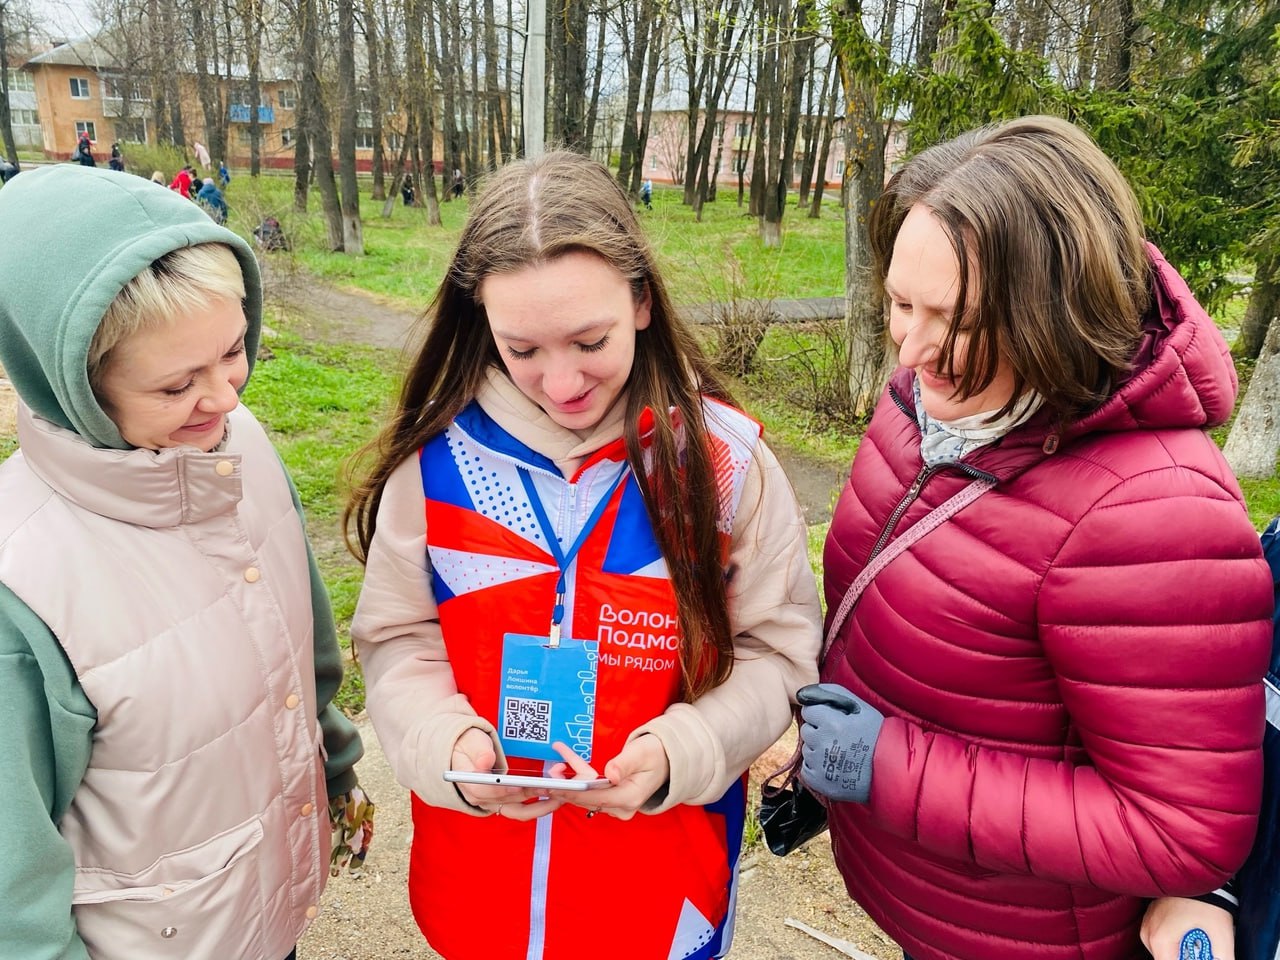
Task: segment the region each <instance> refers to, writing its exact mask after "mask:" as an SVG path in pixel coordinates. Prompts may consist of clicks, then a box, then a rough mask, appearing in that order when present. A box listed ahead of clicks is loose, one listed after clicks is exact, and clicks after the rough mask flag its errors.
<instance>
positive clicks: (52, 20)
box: [27, 0, 97, 40]
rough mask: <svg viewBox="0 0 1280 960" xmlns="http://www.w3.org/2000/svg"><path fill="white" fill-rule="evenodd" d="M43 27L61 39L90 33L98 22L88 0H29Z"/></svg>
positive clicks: (51, 34) (45, 30)
mask: <svg viewBox="0 0 1280 960" xmlns="http://www.w3.org/2000/svg"><path fill="white" fill-rule="evenodd" d="M27 3H28V4H29V5H30V7H31V9H32V11H33V12H34V13H35V15H36V20H37V22H38V23H39V25H40V27H41V29H43V30H44V32H46V33H48V34H49V35H50V36H54V37H57V38H59V39H63V40H66V39H74V38H75V37H81V36H84V35H85V34H87V33H90V32H91V31H92V30H93V28H94V26H95V25H96V24H97V20H96V18H95V17H94V16H93V14H92V13H90V8H91V5H90V3H89V2H87V0H27Z"/></svg>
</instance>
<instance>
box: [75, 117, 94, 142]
mask: <svg viewBox="0 0 1280 960" xmlns="http://www.w3.org/2000/svg"><path fill="white" fill-rule="evenodd" d="M82 133H87V134H88V135H89V139H90V140H97V139H98V130H97V128H96V127H95V126H94V123H93V121H92V120H77V121H76V139H77V140H79V139H80V134H82Z"/></svg>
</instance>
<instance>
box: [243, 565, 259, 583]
mask: <svg viewBox="0 0 1280 960" xmlns="http://www.w3.org/2000/svg"><path fill="white" fill-rule="evenodd" d="M261 578H262V573H261V572H260V571H259V570H258V568H257V567H246V568H245V571H244V580H245V583H257V582H258V580H260V579H261Z"/></svg>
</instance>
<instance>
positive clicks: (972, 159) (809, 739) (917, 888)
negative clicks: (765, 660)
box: [800, 117, 1272, 960]
mask: <svg viewBox="0 0 1280 960" xmlns="http://www.w3.org/2000/svg"><path fill="white" fill-rule="evenodd" d="M871 230H872V243H873V247H874V249H875V253H876V263H877V276H878V278H879V280H880V281H881V282H882V283H883V286H884V292H885V300H886V303H887V305H888V316H889V328H890V333H891V335H892V337H893V340H894V341H895V343H897V345H898V348H899V360H900V363H901V368H900V369H899V370H898V371H897V372H896V373H895V374H894V376H893V377H892V379H891V381H890V383H889V386H888V389H887V391H886V393H885V396H884V397H883V398H882V400H881V402H880V404H879V406H878V408H877V409H876V412H875V415H874V417H873V419H872V421H871V424H870V426H869V427H868V429H867V432H866V435H865V437H864V438H863V440H862V444H861V446H860V448H859V450H858V454H857V457H856V459H855V460H854V462H853V469H852V472H851V475H850V478H849V483H848V485H847V486H846V487H845V490H844V493H843V495H842V497H841V499H840V502H839V505H838V506H837V508H836V513H835V517H834V519H833V521H832V524H831V530H830V533H829V534H828V537H827V545H826V557H825V564H826V567H825V571H826V572H825V579H826V591H827V601H828V609H829V610H835V609H836V608H837V607H838V606H839V603H840V600H841V598H842V596H843V595H844V593H845V590H846V588H847V587H848V586H849V585H850V584H851V583H852V582H853V580H854V578H855V577H856V575H857V574H858V573H859V572H860V571H861V570H862V569H863V568H864V567H865V566H866V565H867V564H868V561H869V559H870V558H872V557H873V556H874V555H876V554H877V553H879V552H880V550H882V549H884V548H885V546H886V545H888V544H891V543H892V542H893V540H894V539H896V538H898V537H903V536H906V535H907V534H908V533H909V532H910V531H911V530H912V528H913V527H914V526H915V525H916V524H917V523H919V522H920V521H921V520H922V518H924V517H925V516H926V515H927V514H929V513H930V511H932V510H933V509H934V508H935V507H937V506H939V505H940V504H942V503H943V502H944V501H946V500H947V499H948V498H950V497H952V496H953V495H954V494H956V493H957V492H958V491H960V490H961V489H963V488H964V487H966V485H968V484H970V483H971V482H973V481H975V480H979V481H986V482H990V483H993V484H994V486H992V487H991V489H990V490H989V491H988V492H985V493H984V494H983V495H981V496H979V497H978V498H977V499H976V500H975V501H973V502H972V503H971V504H970V505H968V506H966V507H964V508H963V509H962V510H961V511H960V512H958V513H956V514H955V515H954V516H952V517H951V518H950V519H948V520H946V521H945V522H944V523H942V524H941V525H940V526H938V528H937V529H935V530H932V532H930V533H928V534H927V535H924V536H921V538H920V539H919V540H918V541H917V542H915V543H914V544H913V545H912V546H910V547H909V548H908V549H907V550H906V551H905V552H903V553H902V554H901V555H899V556H898V557H897V558H896V559H894V560H893V561H892V562H890V563H888V564H887V565H886V566H885V567H884V568H883V570H882V571H881V572H880V573H879V574H878V575H876V576H875V578H874V579H873V580H872V581H871V582H870V585H869V586H868V587H867V588H866V590H865V592H864V593H863V594H862V595H861V599H860V600H859V601H858V603H857V605H856V606H855V607H854V608H853V609H852V612H851V613H850V614H849V615H848V617H847V619H845V620H844V622H843V625H842V626H840V628H839V629H838V630H837V631H836V634H835V637H834V642H833V644H832V646H831V648H830V650H829V651H828V653H827V654H826V656H825V659H824V663H823V667H822V679H823V681H824V683H823V684H821V685H819V686H815V687H809V688H805V689H804V690H802V691H801V692H800V694H801V695H800V700H801V703H802V704H805V706H804V709H803V713H804V720H805V723H804V726H803V729H802V737H803V749H804V766H803V768H802V771H801V775H802V777H803V778H804V780H805V782H806V783H807V784H808V785H809V786H810V787H811V788H812V789H814V790H816V791H817V792H819V793H821V794H823V795H825V796H826V797H828V798H830V799H831V800H832V801H834V802H832V803H831V805H830V808H831V809H830V824H831V835H832V843H833V846H834V848H835V856H836V861H837V863H838V865H839V867H840V871H841V873H842V874H843V875H844V878H845V883H846V885H847V887H848V889H849V893H850V894H851V895H852V896H853V897H854V898H855V899H856V900H857V901H858V902H859V903H860V904H862V906H863V907H864V908H865V909H866V910H867V912H868V913H870V914H871V916H872V917H873V918H874V919H875V920H876V921H877V922H878V923H879V924H880V925H881V926H882V927H883V928H884V929H885V930H886V931H887V932H888V933H889V934H890V935H891V936H893V937H894V938H895V939H896V940H897V941H898V942H899V943H901V944H902V946H903V947H904V949H905V950H906V951H907V953H908V954H910V955H911V956H912V957H914V958H915V960H953V958H954V960H1006V958H1007V960H1014V958H1016V960H1036V958H1044V960H1068V958H1071V960H1128V958H1136V957H1140V956H1144V955H1145V954H1144V952H1143V950H1142V947H1141V945H1140V943H1139V938H1138V926H1139V922H1140V920H1141V918H1142V913H1143V909H1144V906H1145V900H1144V898H1151V897H1158V896H1161V895H1166V894H1173V895H1198V894H1203V893H1205V892H1206V891H1209V890H1212V889H1213V888H1214V887H1216V886H1217V885H1218V884H1219V883H1220V882H1221V881H1222V880H1224V879H1225V878H1227V877H1229V876H1230V875H1231V874H1232V872H1233V871H1234V870H1235V869H1236V868H1237V867H1239V866H1240V864H1241V863H1242V862H1243V860H1244V858H1245V855H1246V854H1247V853H1248V851H1249V845H1250V841H1251V839H1252V837H1253V834H1254V829H1255V826H1256V817H1257V808H1258V802H1259V790H1260V783H1261V755H1260V751H1259V748H1260V745H1261V742H1262V732H1263V692H1262V686H1261V682H1260V681H1261V678H1262V675H1263V673H1264V671H1265V669H1266V666H1267V657H1268V651H1269V646H1268V640H1269V625H1270V621H1269V618H1270V614H1271V607H1272V588H1271V579H1270V577H1269V576H1268V574H1267V568H1266V565H1265V563H1264V562H1263V560H1262V558H1261V553H1260V550H1259V546H1258V537H1257V534H1256V533H1255V531H1254V529H1253V527H1252V526H1251V525H1250V522H1249V519H1248V516H1247V515H1246V513H1245V510H1244V506H1243V503H1242V500H1241V494H1240V490H1239V487H1238V486H1237V484H1236V482H1235V480H1234V478H1233V477H1232V475H1231V471H1230V469H1229V468H1228V467H1227V464H1226V462H1225V461H1224V460H1223V458H1222V456H1221V455H1220V454H1219V452H1218V449H1217V447H1216V446H1215V445H1214V443H1213V441H1212V440H1211V439H1210V438H1209V436H1208V435H1207V433H1206V432H1205V428H1206V427H1211V426H1214V425H1215V424H1220V423H1222V422H1223V421H1225V420H1226V419H1227V417H1228V416H1229V415H1230V413H1231V409H1232V404H1233V401H1234V399H1235V395H1236V387H1237V383H1236V376H1235V371H1234V368H1233V366H1232V362H1231V358H1230V356H1229V354H1228V351H1227V347H1226V344H1225V343H1224V342H1223V339H1222V337H1221V335H1220V334H1219V333H1218V331H1217V329H1216V327H1215V326H1214V324H1213V322H1212V320H1210V319H1209V317H1208V316H1207V315H1206V314H1205V312H1204V310H1203V309H1201V307H1200V306H1199V305H1198V304H1197V303H1196V302H1195V300H1194V299H1193V298H1192V296H1191V294H1190V292H1189V291H1188V289H1187V286H1186V284H1185V283H1184V282H1183V281H1182V279H1181V278H1180V277H1179V276H1178V275H1177V273H1176V272H1175V271H1174V270H1173V268H1172V267H1170V266H1169V264H1168V263H1167V262H1166V261H1165V260H1164V258H1163V257H1162V256H1161V255H1160V253H1159V252H1158V251H1157V250H1156V249H1155V248H1154V247H1152V246H1150V245H1149V244H1146V243H1145V242H1144V240H1143V229H1142V222H1141V216H1140V213H1139V210H1138V205H1137V202H1136V200H1135V199H1134V196H1133V193H1132V191H1131V190H1130V188H1129V186H1128V184H1127V183H1126V182H1125V181H1124V179H1123V177H1122V176H1121V174H1120V173H1119V171H1118V170H1117V169H1116V168H1115V166H1114V165H1113V164H1112V163H1111V162H1110V161H1109V160H1108V159H1107V158H1106V157H1105V156H1104V155H1103V154H1102V152H1101V151H1100V150H1099V149H1098V147H1097V146H1096V145H1095V144H1094V143H1093V142H1092V141H1091V140H1090V139H1089V138H1088V137H1087V136H1085V135H1084V134H1083V133H1081V132H1080V131H1079V130H1078V129H1077V128H1075V127H1074V126H1072V125H1071V124H1069V123H1067V122H1065V121H1062V120H1057V119H1054V118H1050V117H1028V118H1023V119H1021V120H1015V121H1012V122H1008V123H1004V124H1000V125H996V126H992V127H986V128H982V129H979V130H976V131H972V132H970V133H968V134H965V135H963V136H961V137H959V138H957V139H955V140H952V141H950V142H947V143H944V144H941V145H940V146H937V147H934V148H932V149H930V150H928V151H925V152H924V153H922V154H920V155H919V156H917V157H916V158H915V159H913V160H912V161H911V162H910V163H908V164H907V165H906V167H904V168H903V169H902V170H901V171H900V172H899V173H898V174H897V175H895V176H894V178H893V179H892V180H891V181H890V183H889V185H888V187H887V188H886V191H885V195H884V197H883V198H882V199H881V200H880V201H879V202H878V203H877V205H876V208H875V211H874V213H873V215H872V226H871ZM1214 946H1215V948H1217V947H1219V946H1221V948H1224V949H1225V948H1226V947H1227V945H1226V944H1222V945H1219V944H1214ZM1157 960H1176V958H1165V957H1158V958H1157Z"/></svg>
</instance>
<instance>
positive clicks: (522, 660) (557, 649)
mask: <svg viewBox="0 0 1280 960" xmlns="http://www.w3.org/2000/svg"><path fill="white" fill-rule="evenodd" d="M626 477H627V470H626V469H625V468H624V469H623V470H622V472H621V473H619V475H618V477H617V479H615V480H614V481H613V483H612V484H610V486H609V489H608V490H607V491H606V492H605V495H604V496H603V497H601V498H600V502H599V503H597V504H596V507H595V509H594V510H592V512H591V515H590V516H589V517H588V518H587V521H586V523H585V524H583V527H582V530H581V531H580V532H579V534H578V537H577V539H576V540H574V542H573V544H572V545H571V546H570V547H569V549H568V550H561V548H560V541H559V540H558V539H557V537H556V535H555V531H554V530H553V529H552V527H551V521H550V519H549V518H548V516H547V511H546V509H545V508H544V507H543V505H542V501H541V499H539V497H538V493H537V490H536V489H534V485H533V478H532V477H531V476H530V475H529V472H528V471H527V470H525V469H524V468H523V467H522V468H520V479H521V481H522V482H523V484H524V488H525V493H526V494H527V495H528V497H529V504H530V506H531V507H532V509H533V512H534V515H535V516H536V517H537V520H538V524H539V526H541V528H542V534H543V538H544V539H545V540H546V541H547V549H548V550H549V551H550V553H551V555H552V556H553V557H555V560H556V566H557V568H558V570H559V576H558V577H557V578H556V597H555V604H554V606H553V608H552V612H551V623H550V625H549V626H548V628H547V635H546V636H545V637H542V636H537V635H534V634H522V633H508V634H505V635H504V636H503V638H502V676H501V678H500V683H499V698H498V706H499V716H498V737H499V740H500V741H501V743H502V749H503V750H504V751H506V753H507V754H508V755H510V756H513V757H524V758H527V759H533V760H551V761H557V760H561V759H563V758H562V757H561V756H560V755H559V754H558V753H556V752H555V751H554V750H553V749H552V748H551V744H552V743H554V742H556V741H561V742H563V743H566V744H567V745H568V746H569V747H570V749H572V750H573V751H574V753H576V754H578V756H580V757H581V758H582V759H583V760H585V761H588V762H589V761H590V760H591V743H592V733H593V728H594V724H595V704H596V676H597V672H598V667H599V649H600V645H599V642H598V641H595V640H577V639H574V638H572V637H562V636H561V624H562V623H563V622H564V612H565V609H564V600H565V591H566V589H567V587H566V576H567V574H568V570H569V565H570V564H571V563H572V562H573V560H574V558H575V557H576V556H577V555H578V551H579V550H580V549H581V548H582V545H583V543H585V542H586V539H587V537H588V536H589V535H590V534H591V531H592V530H593V529H594V528H595V525H596V524H597V523H599V521H600V517H601V516H602V515H603V513H604V511H605V508H606V507H607V506H608V505H609V501H610V500H611V499H612V498H613V495H614V493H615V492H616V491H617V489H618V488H619V487H620V486H621V485H622V483H623V481H624V480H626Z"/></svg>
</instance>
